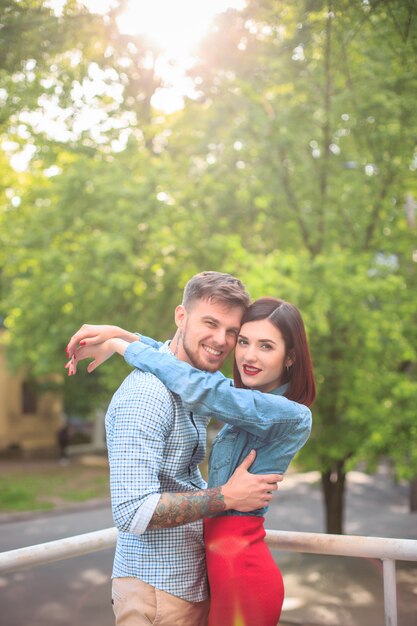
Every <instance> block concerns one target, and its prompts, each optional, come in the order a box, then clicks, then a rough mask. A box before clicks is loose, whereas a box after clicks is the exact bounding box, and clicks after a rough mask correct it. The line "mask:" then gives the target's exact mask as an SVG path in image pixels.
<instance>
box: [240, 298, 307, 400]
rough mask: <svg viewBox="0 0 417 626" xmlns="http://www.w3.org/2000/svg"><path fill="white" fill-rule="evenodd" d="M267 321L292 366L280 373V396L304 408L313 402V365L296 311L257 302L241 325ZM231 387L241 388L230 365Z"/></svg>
mask: <svg viewBox="0 0 417 626" xmlns="http://www.w3.org/2000/svg"><path fill="white" fill-rule="evenodd" d="M265 319H267V320H268V321H269V322H271V324H273V325H274V326H275V327H276V328H277V329H278V330H279V331H280V333H281V334H282V337H283V339H284V343H285V359H288V358H289V359H291V361H292V365H291V366H290V367H289V368H288V369H285V370H284V371H283V374H282V378H281V384H282V385H284V384H286V383H287V384H288V388H287V390H286V392H285V393H284V396H285V397H286V398H288V399H289V400H295V401H296V402H300V403H301V404H305V405H306V406H310V405H311V404H313V402H314V400H315V398H316V382H315V380H314V372H313V363H312V360H311V355H310V348H309V346H308V342H307V336H306V331H305V328H304V322H303V319H302V317H301V314H300V312H299V310H298V309H297V307H295V306H294V305H293V304H290V303H289V302H285V301H284V300H279V299H278V298H259V300H255V302H253V304H251V305H250V306H249V307H248V309H247V310H246V312H245V314H244V316H243V319H242V325H243V324H246V323H247V322H257V321H259V320H265ZM233 376H234V381H235V386H236V387H240V388H242V387H243V388H245V385H244V384H243V383H242V379H241V377H240V374H239V370H238V368H237V365H236V359H235V360H234V363H233Z"/></svg>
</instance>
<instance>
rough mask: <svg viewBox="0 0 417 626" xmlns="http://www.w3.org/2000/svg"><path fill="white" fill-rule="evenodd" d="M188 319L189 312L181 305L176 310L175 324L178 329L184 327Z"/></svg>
mask: <svg viewBox="0 0 417 626" xmlns="http://www.w3.org/2000/svg"><path fill="white" fill-rule="evenodd" d="M186 317H187V311H186V310H185V308H184V307H183V305H182V304H179V305H178V306H177V308H176V309H175V323H176V325H177V328H182V327H183V324H184V321H185V318H186Z"/></svg>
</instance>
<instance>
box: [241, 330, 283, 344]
mask: <svg viewBox="0 0 417 626" xmlns="http://www.w3.org/2000/svg"><path fill="white" fill-rule="evenodd" d="M239 339H246V341H247V340H248V338H247V337H245V335H242V333H239ZM256 341H257V342H258V343H273V344H274V345H275V343H276V342H275V341H274V340H273V339H256Z"/></svg>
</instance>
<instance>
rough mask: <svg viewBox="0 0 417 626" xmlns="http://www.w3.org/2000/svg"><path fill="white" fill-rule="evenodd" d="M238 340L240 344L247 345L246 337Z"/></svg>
mask: <svg viewBox="0 0 417 626" xmlns="http://www.w3.org/2000/svg"><path fill="white" fill-rule="evenodd" d="M237 342H238V344H239V346H245V345H246V344H247V341H246V339H238V340H237Z"/></svg>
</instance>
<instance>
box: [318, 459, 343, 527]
mask: <svg viewBox="0 0 417 626" xmlns="http://www.w3.org/2000/svg"><path fill="white" fill-rule="evenodd" d="M345 480H346V472H345V463H344V461H337V462H336V463H334V465H333V467H332V468H331V469H330V470H329V471H327V472H322V475H321V483H322V486H323V494H324V502H325V506H326V532H327V533H331V534H334V535H343V521H344V504H345Z"/></svg>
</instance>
